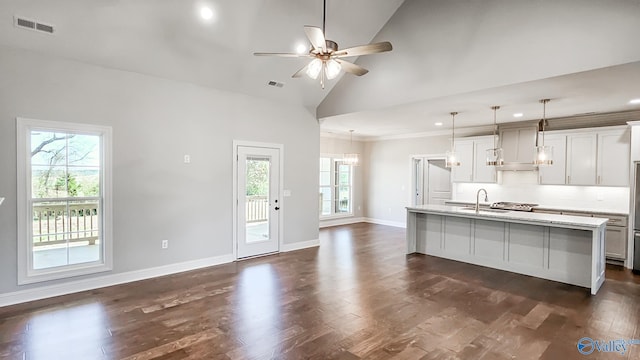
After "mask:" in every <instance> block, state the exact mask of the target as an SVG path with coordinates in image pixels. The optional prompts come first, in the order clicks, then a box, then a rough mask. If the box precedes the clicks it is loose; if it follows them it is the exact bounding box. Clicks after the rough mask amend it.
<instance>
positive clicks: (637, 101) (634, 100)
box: [629, 99, 640, 104]
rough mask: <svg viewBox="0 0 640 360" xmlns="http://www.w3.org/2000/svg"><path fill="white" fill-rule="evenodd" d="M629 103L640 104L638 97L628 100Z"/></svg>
mask: <svg viewBox="0 0 640 360" xmlns="http://www.w3.org/2000/svg"><path fill="white" fill-rule="evenodd" d="M629 104H640V99H633V100H631V101H629Z"/></svg>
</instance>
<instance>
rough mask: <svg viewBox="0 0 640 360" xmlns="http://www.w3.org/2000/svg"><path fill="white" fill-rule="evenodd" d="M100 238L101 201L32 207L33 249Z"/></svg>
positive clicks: (90, 241)
mask: <svg viewBox="0 0 640 360" xmlns="http://www.w3.org/2000/svg"><path fill="white" fill-rule="evenodd" d="M98 238H99V216H98V202H83V203H72V204H68V205H67V204H38V203H35V204H33V246H34V247H36V246H43V245H55V244H63V243H67V242H80V241H87V242H88V243H89V245H94V244H95V243H96V240H98Z"/></svg>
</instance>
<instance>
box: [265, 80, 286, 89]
mask: <svg viewBox="0 0 640 360" xmlns="http://www.w3.org/2000/svg"><path fill="white" fill-rule="evenodd" d="M267 85H269V86H275V87H279V88H281V87H283V86H284V84H283V83H281V82H277V81H273V80H270V81H269V82H268V83H267Z"/></svg>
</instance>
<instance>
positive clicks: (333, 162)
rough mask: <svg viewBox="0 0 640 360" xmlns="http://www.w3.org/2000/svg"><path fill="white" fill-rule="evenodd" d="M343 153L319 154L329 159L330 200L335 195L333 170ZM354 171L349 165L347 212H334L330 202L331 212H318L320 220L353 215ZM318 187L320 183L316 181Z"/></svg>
mask: <svg viewBox="0 0 640 360" xmlns="http://www.w3.org/2000/svg"><path fill="white" fill-rule="evenodd" d="M343 156H344V155H339V154H320V158H329V159H330V160H331V168H330V170H329V172H330V174H331V176H330V177H329V178H330V183H331V185H330V186H329V187H330V188H331V198H332V201H333V199H334V197H335V195H336V194H335V190H336V184H335V181H336V180H335V171H336V162H337V161H340V160H341V159H342V158H343ZM354 173H355V169H354V166H353V165H351V175H350V176H349V181H350V184H349V212H348V213H335V212H334V211H335V208H334V206H335V204H333V203H332V206H331V214H329V215H322V214H320V221H323V220H334V219H342V218H349V217H353V216H354V211H353V205H354V204H353V178H354ZM318 188H320V183H318Z"/></svg>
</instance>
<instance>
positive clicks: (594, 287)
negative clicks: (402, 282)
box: [407, 205, 607, 295]
mask: <svg viewBox="0 0 640 360" xmlns="http://www.w3.org/2000/svg"><path fill="white" fill-rule="evenodd" d="M606 223H607V219H606V218H586V217H580V216H567V215H555V214H543V213H530V212H518V211H495V210H491V209H480V212H479V213H476V212H475V210H474V209H471V208H465V207H456V206H446V205H420V206H414V207H407V253H408V254H411V253H421V254H427V255H433V256H438V257H442V258H447V259H451V260H457V261H463V262H467V263H471V264H476V265H481V266H486V267H491V268H495V269H500V270H506V271H511V272H515V273H520V274H525V275H530V276H535V277H539V278H543V279H549V280H554V281H559V282H563V283H567V284H572V285H577V286H582V287H586V288H590V289H591V294H594V295H595V294H596V293H597V291H598V289H599V288H600V286H601V285H602V283H603V282H604V270H605V250H604V238H605V230H606Z"/></svg>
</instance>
